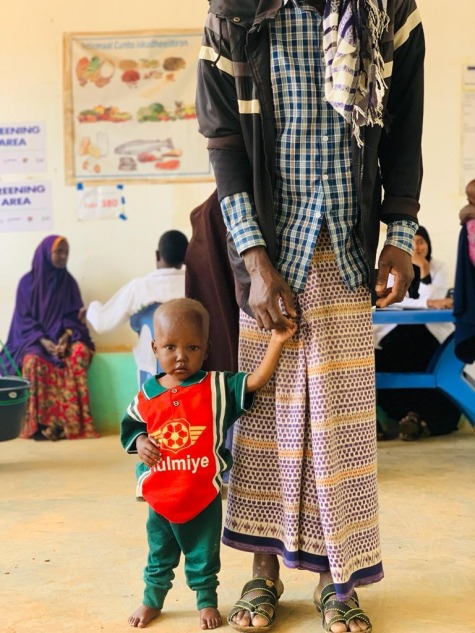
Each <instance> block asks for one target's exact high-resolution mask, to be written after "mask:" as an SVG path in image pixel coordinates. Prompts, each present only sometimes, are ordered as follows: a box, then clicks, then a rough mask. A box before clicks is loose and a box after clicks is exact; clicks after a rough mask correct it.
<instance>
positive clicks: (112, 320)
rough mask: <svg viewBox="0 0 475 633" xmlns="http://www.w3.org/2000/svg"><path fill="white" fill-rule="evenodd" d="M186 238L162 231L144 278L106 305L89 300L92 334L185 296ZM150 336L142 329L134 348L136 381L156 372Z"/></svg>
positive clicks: (88, 313)
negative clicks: (152, 268) (151, 269)
mask: <svg viewBox="0 0 475 633" xmlns="http://www.w3.org/2000/svg"><path fill="white" fill-rule="evenodd" d="M187 247H188V238H187V237H186V235H185V234H184V233H182V232H181V231H176V230H170V231H165V233H163V235H162V236H161V237H160V239H159V240H158V248H157V250H156V251H155V261H156V268H155V270H153V271H152V272H150V273H148V274H147V275H145V276H144V277H138V278H137V279H132V280H131V281H129V282H128V283H127V284H125V286H123V287H122V288H120V289H119V290H118V291H117V292H116V293H115V294H114V295H113V296H112V297H111V298H110V299H109V300H108V301H107V302H106V303H101V302H100V301H91V303H90V304H89V306H88V308H87V312H86V319H87V321H88V322H89V323H90V324H91V326H92V327H93V328H94V330H95V331H96V332H98V333H99V334H102V333H104V332H109V331H111V330H113V329H115V328H116V327H118V326H119V325H123V324H124V323H127V321H128V320H129V318H130V317H131V316H132V315H133V314H135V313H136V312H138V311H139V310H142V309H143V308H146V307H147V306H149V305H151V304H152V303H164V302H165V301H168V300H169V299H179V298H180V297H184V296H185V269H184V268H183V263H184V261H185V254H186V249H187ZM151 343H152V335H151V332H150V331H149V330H148V328H145V327H144V328H142V330H141V331H140V334H139V340H138V343H137V345H136V346H135V347H134V359H135V363H136V365H137V372H138V382H139V384H141V383H142V378H143V377H149V376H150V375H153V374H155V373H156V361H155V357H154V355H153V352H152V347H151Z"/></svg>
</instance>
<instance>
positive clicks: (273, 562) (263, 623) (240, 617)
mask: <svg viewBox="0 0 475 633" xmlns="http://www.w3.org/2000/svg"><path fill="white" fill-rule="evenodd" d="M252 572H253V576H252V577H253V578H265V579H266V580H268V581H269V582H270V583H272V586H274V587H275V589H276V591H277V597H278V598H280V596H281V595H282V593H283V591H284V585H283V584H282V581H281V580H280V578H279V561H278V560H277V556H274V555H272V554H254V562H253V566H252ZM259 596H262V591H260V590H259V589H256V590H254V591H253V590H251V591H248V592H246V593H245V595H244V596H242V598H243V599H245V600H247V601H250V600H252V599H253V598H257V597H259ZM259 608H260V609H262V610H263V611H265V612H266V613H267V615H268V616H269V617H268V618H266V617H264V616H262V615H259V614H256V615H254V616H253V615H252V614H251V613H250V612H249V611H248V610H246V609H243V610H242V611H238V612H237V613H236V614H235V615H234V616H233V617H232V619H231V621H232V622H234V623H235V624H237V625H239V626H240V627H248V628H249V629H250V630H252V629H253V628H256V627H268V626H269V625H270V622H271V621H272V620H273V618H274V613H275V609H273V608H272V606H271V605H270V604H262V605H260V606H259Z"/></svg>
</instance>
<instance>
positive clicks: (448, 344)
mask: <svg viewBox="0 0 475 633" xmlns="http://www.w3.org/2000/svg"><path fill="white" fill-rule="evenodd" d="M454 321H455V318H454V315H453V313H452V311H451V310H432V309H422V310H397V309H391V308H382V309H376V310H375V311H374V312H373V323H374V324H378V325H379V324H383V323H395V324H397V325H403V324H404V325H414V324H420V323H436V322H438V323H441V322H454ZM454 347H455V346H454V336H453V334H452V335H450V336H449V337H448V338H447V339H446V340H445V341H444V343H442V345H441V346H440V347H439V348H438V350H437V351H436V353H435V354H434V356H433V357H432V359H431V361H430V364H429V367H428V368H427V371H426V372H414V373H399V372H391V373H387V372H386V373H384V372H377V374H376V387H377V388H378V389H422V388H425V389H440V390H441V391H443V392H444V393H445V394H446V395H447V396H448V397H449V398H450V400H452V402H453V403H454V404H456V405H457V406H458V407H459V409H460V410H461V412H462V413H463V414H464V416H465V417H466V418H467V420H468V421H469V422H470V423H471V424H472V425H474V426H475V384H474V381H473V379H471V378H470V377H469V376H467V375H466V373H465V371H464V369H465V364H464V363H463V362H462V361H461V360H459V359H458V358H457V357H456V356H455V351H454Z"/></svg>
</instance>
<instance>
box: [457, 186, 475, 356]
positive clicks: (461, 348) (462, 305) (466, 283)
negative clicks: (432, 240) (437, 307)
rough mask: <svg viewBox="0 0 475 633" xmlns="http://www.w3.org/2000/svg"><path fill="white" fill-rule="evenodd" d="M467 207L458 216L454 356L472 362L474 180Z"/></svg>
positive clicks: (474, 339)
mask: <svg viewBox="0 0 475 633" xmlns="http://www.w3.org/2000/svg"><path fill="white" fill-rule="evenodd" d="M465 193H466V194H467V201H468V204H467V205H465V206H464V207H463V208H462V209H461V210H460V213H459V218H460V224H461V225H462V228H461V230H460V235H459V241H458V248H457V265H456V268H455V288H454V315H455V337H454V338H455V341H454V342H455V355H456V356H457V358H458V359H459V360H461V361H463V362H464V363H466V364H468V365H470V364H472V363H473V362H475V180H471V181H470V182H469V183H468V185H467V187H466V189H465Z"/></svg>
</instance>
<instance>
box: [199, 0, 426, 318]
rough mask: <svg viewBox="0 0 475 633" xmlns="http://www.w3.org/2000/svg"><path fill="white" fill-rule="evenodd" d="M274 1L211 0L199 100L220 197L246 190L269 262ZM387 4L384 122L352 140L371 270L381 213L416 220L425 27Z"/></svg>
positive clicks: (409, 10)
mask: <svg viewBox="0 0 475 633" xmlns="http://www.w3.org/2000/svg"><path fill="white" fill-rule="evenodd" d="M256 5H257V9H256ZM281 5H282V2H281V0H260V2H258V1H257V0H211V2H210V10H209V14H208V18H207V22H206V26H205V31H204V36H203V47H202V50H201V55H200V58H201V59H200V64H199V70H198V91H197V102H196V107H197V114H198V120H199V125H200V131H201V133H202V134H203V135H204V136H205V137H207V138H208V148H209V151H210V159H211V162H212V165H213V169H214V172H215V176H216V182H217V187H218V196H219V199H220V200H222V199H223V198H224V197H226V196H230V195H233V194H235V193H239V192H248V193H249V194H250V196H251V198H252V199H253V200H254V202H255V205H256V213H257V219H258V223H259V226H260V229H261V232H262V235H263V238H264V240H265V242H266V246H267V252H268V255H269V257H270V259H271V261H272V262H274V263H275V261H276V259H277V256H278V253H277V252H276V250H277V247H276V228H275V215H274V201H273V194H274V185H275V177H274V171H275V122H274V106H273V96H272V87H271V82H270V54H269V53H270V46H269V31H268V24H269V21H271V20H273V19H274V18H275V14H276V12H277V11H278V9H279V8H280V7H281ZM387 11H388V14H389V17H390V24H389V28H388V30H387V31H386V32H385V33H384V35H383V37H382V41H381V43H380V48H381V53H382V55H383V58H384V61H385V63H386V66H385V68H386V69H387V72H386V73H385V75H386V77H385V79H386V83H387V86H388V89H387V91H386V94H385V100H384V109H385V127H384V129H382V128H381V127H380V126H373V127H366V128H363V134H362V136H363V139H364V147H363V149H359V148H358V147H357V145H356V143H354V147H353V171H354V178H355V183H356V189H357V195H358V204H359V210H360V223H359V225H358V227H357V228H356V230H357V231H358V233H359V236H360V239H361V240H362V242H363V244H364V245H365V252H366V256H367V263H368V268H369V270H373V269H374V261H375V254H376V249H377V243H378V235H379V222H380V221H383V222H386V223H388V222H391V221H394V220H398V219H412V220H416V221H417V212H418V210H419V202H418V199H419V192H420V185H421V178H422V160H421V135H422V114H423V61H424V50H425V48H424V35H423V30H422V26H421V24H420V20H419V18H418V12H417V8H416V5H415V2H414V0H388V6H387ZM395 34H396V37H395ZM391 70H392V73H391ZM238 100H239V101H241V102H248V103H249V102H250V103H251V104H253V107H251V112H252V113H248V112H241V113H240V112H239V105H238V103H239V101H238ZM254 111H255V113H254ZM382 188H383V189H384V198H383V197H382ZM229 249H230V250H229V254H230V260H231V263H232V265H233V269H234V272H235V275H236V280H237V282H238V284H241V286H244V288H243V292H244V295H243V298H242V300H241V301H240V303H241V305H242V306H243V305H245V303H246V300H247V292H246V289H245V286H246V285H247V283H248V278H247V273H246V271H245V268H244V264H243V260H242V259H241V258H240V257H239V255H238V254H237V253H236V250H235V247H234V244H233V243H232V240H230V243H229Z"/></svg>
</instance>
